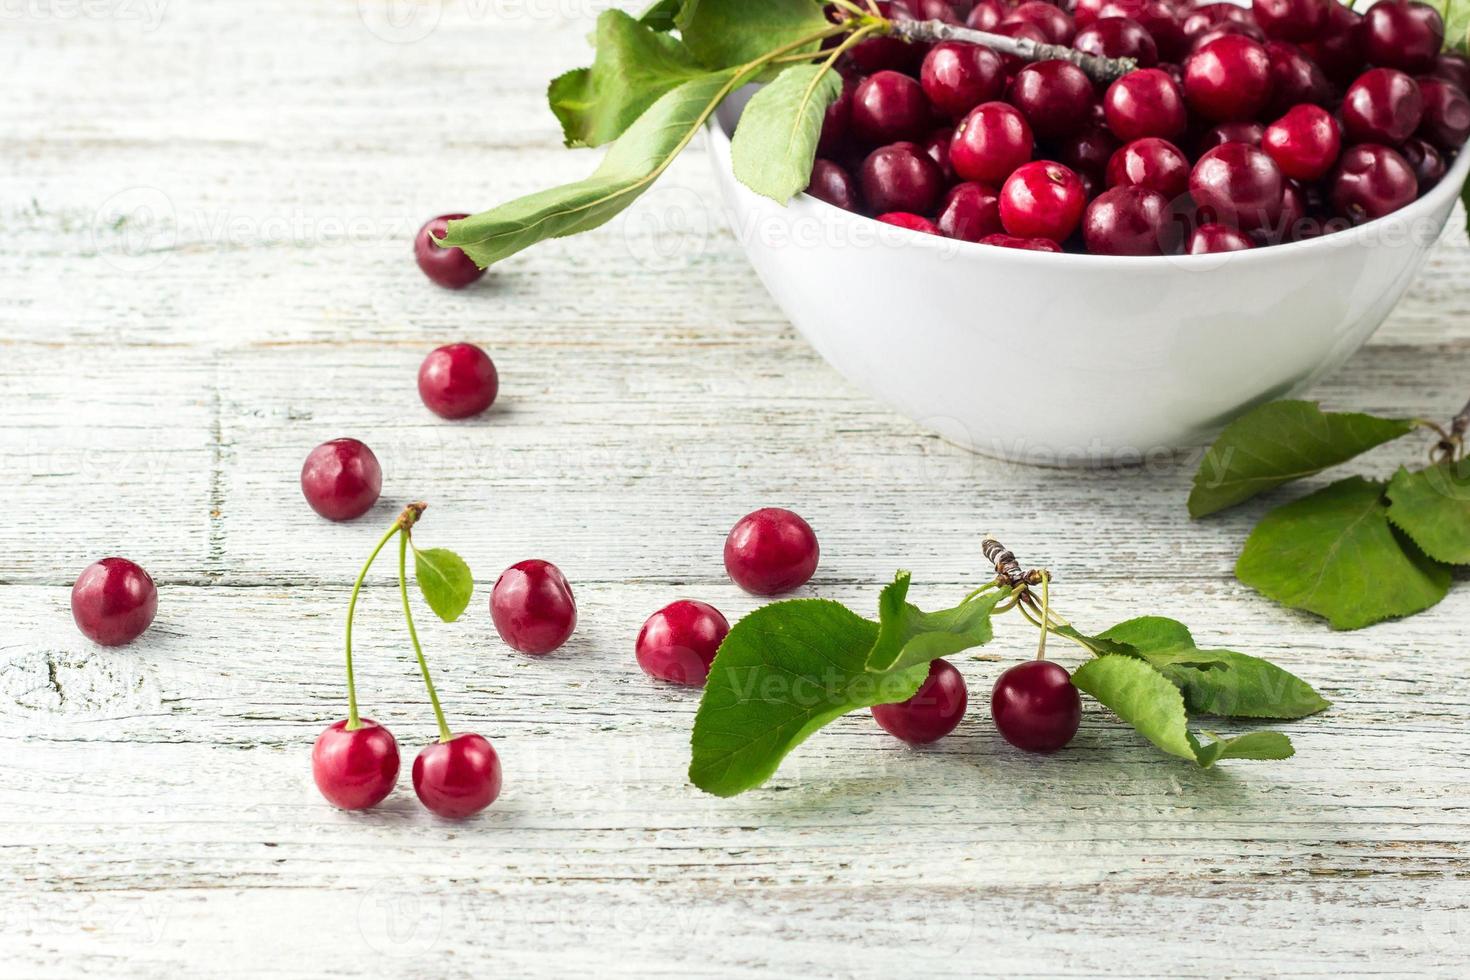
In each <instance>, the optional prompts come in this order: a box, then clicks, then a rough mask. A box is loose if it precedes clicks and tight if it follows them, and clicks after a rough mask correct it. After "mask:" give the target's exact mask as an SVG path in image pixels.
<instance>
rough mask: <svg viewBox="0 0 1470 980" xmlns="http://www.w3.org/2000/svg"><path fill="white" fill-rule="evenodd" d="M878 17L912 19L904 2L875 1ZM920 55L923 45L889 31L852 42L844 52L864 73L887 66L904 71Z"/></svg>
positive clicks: (915, 63) (917, 59)
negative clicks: (905, 39) (895, 35)
mask: <svg viewBox="0 0 1470 980" xmlns="http://www.w3.org/2000/svg"><path fill="white" fill-rule="evenodd" d="M878 16H880V17H882V18H884V19H885V20H895V19H902V18H907V19H909V20H912V19H913V12H912V11H911V10H910V9H909V7H908V6H907V5H906V4H902V3H890V2H887V0H881V2H879V4H878ZM923 57H924V49H923V47H921V46H920V45H917V44H909V43H908V42H907V41H903V40H900V39H899V38H897V37H894V36H893V35H891V34H890V35H882V36H879V37H870V38H867V39H866V40H863V41H860V42H858V43H857V44H855V45H853V46H852V47H851V48H849V49H848V52H847V58H848V60H849V61H851V62H852V63H853V65H854V66H856V67H857V69H858V70H859V71H861V72H864V73H872V72H877V71H884V70H887V69H895V70H898V71H905V70H907V69H909V68H912V67H913V66H914V65H917V64H918V63H919V59H921V58H923Z"/></svg>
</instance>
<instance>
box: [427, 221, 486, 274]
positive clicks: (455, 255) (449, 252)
mask: <svg viewBox="0 0 1470 980" xmlns="http://www.w3.org/2000/svg"><path fill="white" fill-rule="evenodd" d="M468 217H469V215H467V214H441V215H439V216H438V217H437V218H430V219H429V220H428V221H426V222H424V225H423V227H422V228H420V229H419V231H418V234H417V235H415V236H414V237H413V257H414V260H415V261H416V262H418V264H419V268H420V269H422V270H423V271H424V275H426V276H428V277H429V280H430V281H431V282H434V283H436V284H438V285H440V286H443V287H444V288H445V289H463V288H464V287H466V286H468V285H469V284H470V283H472V282H474V281H475V280H476V279H479V278H480V277H481V276H483V275H484V274H485V270H484V269H482V268H480V267H479V266H477V265H475V260H474V259H472V258H470V257H469V256H468V255H466V254H465V253H464V250H463V249H459V248H445V247H443V246H442V245H439V244H437V240H438V239H441V238H443V237H444V235H445V234H446V233H447V232H448V231H449V222H451V221H458V220H459V219H460V218H468Z"/></svg>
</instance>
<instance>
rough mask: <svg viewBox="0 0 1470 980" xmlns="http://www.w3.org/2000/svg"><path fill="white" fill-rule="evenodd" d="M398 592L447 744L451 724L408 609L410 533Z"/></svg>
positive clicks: (401, 550) (402, 550)
mask: <svg viewBox="0 0 1470 980" xmlns="http://www.w3.org/2000/svg"><path fill="white" fill-rule="evenodd" d="M398 591H399V592H400V593H401V594H402V596H403V618H404V619H405V620H406V621H407V622H408V638H409V639H410V640H412V641H413V652H414V654H415V656H417V657H418V658H419V671H420V672H421V673H422V674H423V675H424V687H427V688H428V689H429V703H430V704H432V705H433V706H434V718H435V719H436V720H438V722H439V741H441V742H447V741H449V740H450V739H452V738H453V737H454V736H453V735H452V734H451V733H450V731H449V723H448V722H447V721H445V720H444V709H443V708H441V707H440V706H439V695H438V694H437V693H436V692H435V691H434V680H433V678H431V677H430V676H429V662H428V661H427V660H425V659H424V648H423V647H421V646H419V634H418V630H416V629H414V628H413V610H411V609H409V607H408V531H407V530H405V531H404V532H403V537H402V538H401V539H399V542H398Z"/></svg>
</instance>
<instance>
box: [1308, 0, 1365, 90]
mask: <svg viewBox="0 0 1470 980" xmlns="http://www.w3.org/2000/svg"><path fill="white" fill-rule="evenodd" d="M1305 49H1306V52H1307V55H1308V57H1310V58H1311V59H1312V60H1313V61H1315V62H1316V63H1317V64H1318V65H1320V66H1321V67H1322V71H1323V72H1324V73H1325V74H1326V75H1327V77H1328V78H1329V79H1331V80H1332V81H1334V82H1336V83H1337V84H1338V85H1346V84H1348V83H1349V82H1351V81H1352V80H1353V79H1354V78H1357V77H1358V74H1359V73H1360V72H1361V71H1362V70H1363V66H1364V64H1365V63H1366V61H1367V55H1366V54H1364V52H1363V15H1362V14H1358V13H1354V12H1353V11H1352V10H1351V9H1350V8H1349V7H1348V6H1347V4H1345V3H1337V2H1333V3H1329V4H1328V5H1327V23H1326V24H1325V25H1324V26H1323V28H1322V34H1321V36H1320V37H1318V38H1317V40H1315V41H1308V42H1306V44H1305Z"/></svg>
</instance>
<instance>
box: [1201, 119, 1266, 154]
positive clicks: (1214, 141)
mask: <svg viewBox="0 0 1470 980" xmlns="http://www.w3.org/2000/svg"><path fill="white" fill-rule="evenodd" d="M1265 135H1266V127H1265V126H1262V125H1261V124H1260V123H1258V122H1227V123H1220V124H1219V125H1217V126H1211V127H1210V128H1209V129H1207V130H1205V131H1204V134H1203V135H1201V136H1200V138H1199V140H1198V141H1196V143H1195V147H1194V152H1195V156H1204V155H1205V154H1206V153H1208V152H1210V151H1211V150H1213V149H1214V148H1215V147H1217V146H1220V145H1222V144H1224V143H1249V144H1250V145H1251V146H1260V145H1261V139H1262V137H1264V136H1265Z"/></svg>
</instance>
